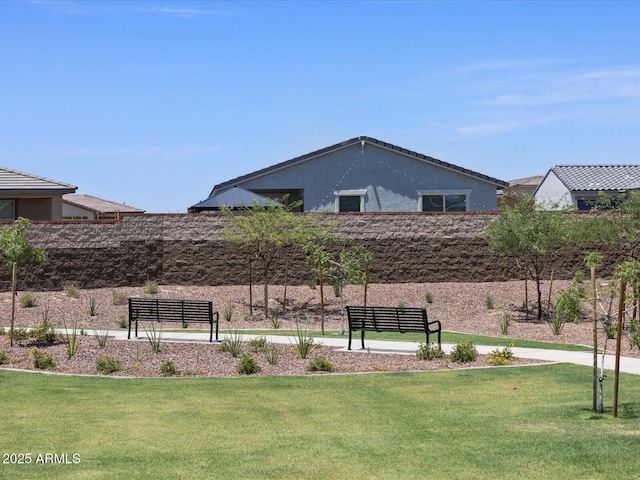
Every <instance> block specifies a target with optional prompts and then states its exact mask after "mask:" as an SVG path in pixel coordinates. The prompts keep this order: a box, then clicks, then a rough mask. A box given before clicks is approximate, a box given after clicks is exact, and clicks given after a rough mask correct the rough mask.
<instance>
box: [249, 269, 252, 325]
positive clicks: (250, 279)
mask: <svg viewBox="0 0 640 480" xmlns="http://www.w3.org/2000/svg"><path fill="white" fill-rule="evenodd" d="M249 315H250V316H252V317H253V279H252V278H251V257H249Z"/></svg>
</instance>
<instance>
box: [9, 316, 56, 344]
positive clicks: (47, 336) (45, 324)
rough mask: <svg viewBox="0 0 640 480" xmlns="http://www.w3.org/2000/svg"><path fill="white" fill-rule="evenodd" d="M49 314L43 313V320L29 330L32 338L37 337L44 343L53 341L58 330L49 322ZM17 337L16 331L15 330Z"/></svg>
mask: <svg viewBox="0 0 640 480" xmlns="http://www.w3.org/2000/svg"><path fill="white" fill-rule="evenodd" d="M48 318H49V316H48V314H43V316H42V321H41V322H40V323H39V324H38V326H37V327H34V328H32V329H31V330H30V331H29V336H30V337H31V338H35V339H36V340H38V341H40V342H44V343H53V342H55V340H56V332H55V330H54V329H53V326H51V325H50V324H49V320H48ZM14 337H15V331H14Z"/></svg>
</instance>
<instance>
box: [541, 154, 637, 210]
mask: <svg viewBox="0 0 640 480" xmlns="http://www.w3.org/2000/svg"><path fill="white" fill-rule="evenodd" d="M632 190H640V165H557V166H554V167H551V169H550V170H549V171H548V172H547V174H546V175H545V177H544V179H543V180H542V182H540V185H539V186H538V188H537V189H536V191H535V193H534V196H535V199H536V202H538V203H541V204H543V205H544V204H546V205H548V206H549V207H551V206H553V205H557V206H559V207H566V206H575V207H576V208H577V209H578V210H590V209H591V208H592V207H593V203H594V201H595V200H596V198H597V197H598V194H599V193H600V192H602V193H604V194H606V195H607V196H608V197H609V198H611V199H615V198H616V197H618V196H620V195H623V194H625V193H626V192H629V191H632Z"/></svg>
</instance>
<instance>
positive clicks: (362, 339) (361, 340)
mask: <svg viewBox="0 0 640 480" xmlns="http://www.w3.org/2000/svg"><path fill="white" fill-rule="evenodd" d="M360 342H362V349H363V350H364V330H362V332H361V335H360Z"/></svg>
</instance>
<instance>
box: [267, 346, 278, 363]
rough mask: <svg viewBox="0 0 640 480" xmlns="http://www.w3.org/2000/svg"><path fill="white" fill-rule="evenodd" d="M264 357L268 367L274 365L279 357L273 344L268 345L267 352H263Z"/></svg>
mask: <svg viewBox="0 0 640 480" xmlns="http://www.w3.org/2000/svg"><path fill="white" fill-rule="evenodd" d="M264 357H265V358H266V359H267V362H269V365H276V364H277V363H278V358H279V357H280V350H279V349H278V347H277V346H275V345H274V344H273V343H269V344H268V345H267V350H266V351H265V352H264Z"/></svg>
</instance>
